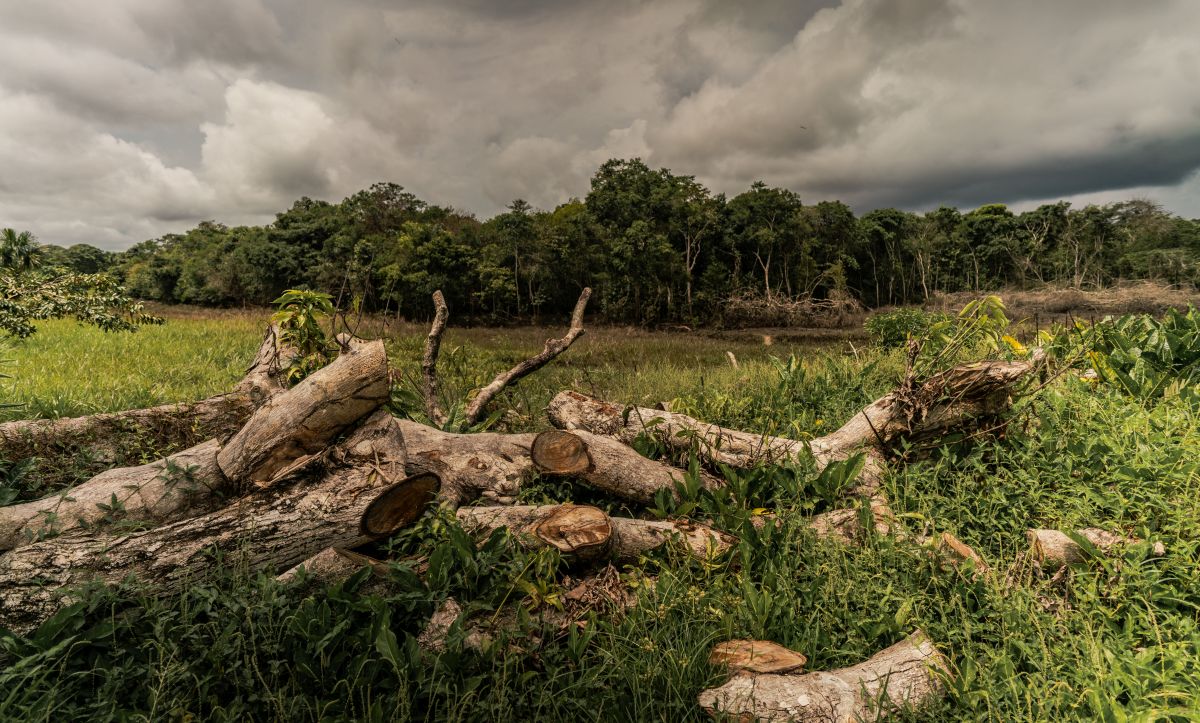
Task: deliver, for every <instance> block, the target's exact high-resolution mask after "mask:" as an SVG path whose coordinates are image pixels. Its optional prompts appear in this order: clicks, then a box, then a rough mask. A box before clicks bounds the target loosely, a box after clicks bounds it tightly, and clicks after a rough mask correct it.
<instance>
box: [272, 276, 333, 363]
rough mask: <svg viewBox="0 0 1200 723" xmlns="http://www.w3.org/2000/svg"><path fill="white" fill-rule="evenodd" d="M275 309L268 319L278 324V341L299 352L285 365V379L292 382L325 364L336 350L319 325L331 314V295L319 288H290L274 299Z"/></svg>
mask: <svg viewBox="0 0 1200 723" xmlns="http://www.w3.org/2000/svg"><path fill="white" fill-rule="evenodd" d="M274 303H275V307H276V309H278V310H277V311H276V312H275V314H274V315H272V316H271V321H272V322H274V323H276V324H278V325H279V335H280V341H282V342H283V343H284V344H286V345H288V346H291V347H293V348H295V349H296V351H297V352H298V354H297V355H296V356H295V357H294V358H293V359H292V363H291V365H290V366H289V367H288V368H287V370H286V371H287V381H288V383H289V384H295V383H296V382H298V381H300V380H301V379H303V378H305V377H306V376H308V375H309V374H312V373H313V372H315V371H316V370H318V369H320V368H321V367H323V366H325V365H326V364H328V363H329V361H330V360H331V359H332V355H333V354H334V352H335V351H336V350H337V349H336V347H335V345H334V343H333V340H332V339H330V338H329V335H328V334H327V333H326V332H325V329H324V328H323V327H322V326H321V323H322V322H324V321H325V320H326V319H328V318H329V317H331V316H333V312H334V308H333V297H332V296H330V295H329V294H325V293H321V292H320V291H307V290H303V289H289V290H287V291H285V292H283V294H282V295H281V296H280V297H279V298H278V299H276V300H275V302H274Z"/></svg>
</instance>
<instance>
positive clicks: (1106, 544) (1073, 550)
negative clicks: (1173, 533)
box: [1025, 527, 1167, 569]
mask: <svg viewBox="0 0 1200 723" xmlns="http://www.w3.org/2000/svg"><path fill="white" fill-rule="evenodd" d="M1075 534H1076V535H1078V536H1079V537H1081V538H1083V539H1084V540H1086V541H1087V542H1088V543H1090V544H1091V545H1092V546H1093V547H1095V548H1096V550H1097V551H1098V552H1100V553H1101V554H1104V555H1109V554H1112V553H1113V552H1115V551H1116V550H1117V549H1119V548H1121V547H1125V546H1128V545H1134V544H1137V543H1139V542H1142V540H1139V539H1137V538H1136V537H1126V536H1124V535H1118V534H1116V533H1113V532H1108V531H1106V530H1101V529H1097V528H1095V527H1086V528H1084V529H1082V530H1076V531H1075ZM1025 537H1026V539H1028V540H1029V548H1030V549H1029V551H1030V555H1031V556H1032V557H1033V559H1034V560H1035V561H1036V562H1037V563H1038V564H1039V565H1041V566H1043V567H1047V568H1052V569H1058V568H1061V567H1066V566H1067V565H1072V564H1076V563H1080V562H1084V561H1085V560H1087V559H1088V552H1087V551H1086V550H1084V548H1083V547H1082V546H1080V545H1079V543H1077V542H1075V540H1072V539H1071V537H1070V536H1069V535H1068V534H1067V533H1065V532H1061V531H1059V530H1028V531H1026V532H1025ZM1153 552H1154V554H1155V556H1159V557H1161V556H1162V555H1165V554H1166V553H1167V548H1166V547H1165V546H1164V545H1163V544H1162V543H1161V542H1156V543H1154V547H1153Z"/></svg>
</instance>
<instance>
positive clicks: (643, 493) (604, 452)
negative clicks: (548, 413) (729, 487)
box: [530, 430, 724, 504]
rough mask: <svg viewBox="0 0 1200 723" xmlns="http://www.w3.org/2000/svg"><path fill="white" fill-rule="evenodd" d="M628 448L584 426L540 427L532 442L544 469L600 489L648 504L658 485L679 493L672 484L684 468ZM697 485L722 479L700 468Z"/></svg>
mask: <svg viewBox="0 0 1200 723" xmlns="http://www.w3.org/2000/svg"><path fill="white" fill-rule="evenodd" d="M630 451H631V450H630V448H629V447H628V446H627V445H625V444H622V443H621V442H618V441H616V440H615V439H613V438H611V437H604V436H602V435H598V434H592V433H590V432H586V431H582V430H579V431H575V432H565V431H561V430H552V431H549V432H542V433H541V434H538V435H537V436H536V437H534V440H533V444H532V445H531V446H530V455H531V456H532V458H533V463H534V464H535V465H536V466H537V469H538V471H539V472H541V473H542V474H545V475H551V476H565V477H575V478H577V479H580V480H583V481H584V482H585V483H586V484H587V485H588V486H589V487H591V488H592V489H595V490H597V491H599V492H604V493H606V494H610V495H612V496H614V497H619V498H620V499H623V500H629V501H631V502H638V503H641V504H652V503H653V502H654V497H655V495H656V494H657V493H658V491H659V490H666V491H667V492H669V493H671V495H672V496H674V497H675V498H676V499H678V497H679V492H678V490H677V489H676V486H677V485H679V484H681V483H682V481H683V470H680V469H678V468H676V467H672V466H670V465H666V464H663V463H661V462H656V461H654V460H651V459H647V458H646V457H643V456H641V455H640V454H637V453H636V452H635V453H634V454H630ZM700 485H701V487H703V488H705V489H716V488H718V487H721V486H722V485H724V482H723V481H721V480H719V479H717V478H716V477H714V476H712V475H710V474H708V473H706V472H701V473H700Z"/></svg>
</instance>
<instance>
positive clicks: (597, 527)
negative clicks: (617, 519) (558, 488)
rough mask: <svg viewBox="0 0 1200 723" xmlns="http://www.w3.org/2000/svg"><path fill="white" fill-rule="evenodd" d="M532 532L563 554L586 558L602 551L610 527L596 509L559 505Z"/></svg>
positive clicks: (603, 515) (606, 517)
mask: <svg viewBox="0 0 1200 723" xmlns="http://www.w3.org/2000/svg"><path fill="white" fill-rule="evenodd" d="M532 532H533V534H534V535H536V536H537V538H538V539H540V540H542V541H543V542H545V543H546V544H547V545H549V546H551V547H553V548H555V549H557V550H558V551H559V552H562V553H563V554H570V555H574V556H576V557H581V558H590V557H594V556H597V555H598V554H600V553H602V552H604V551H605V550H606V546H607V545H608V543H609V541H610V540H611V539H612V534H613V528H612V523H611V522H610V521H609V518H608V515H606V514H604V512H603V511H602V510H600V509H597V508H595V507H588V506H578V505H561V506H559V507H558V508H557V509H555V510H554V511H553V512H551V513H550V514H549V515H547V516H546V517H545V518H544V519H542V520H541V521H540V522H538V523H537V525H535V526H534V528H533V530H532Z"/></svg>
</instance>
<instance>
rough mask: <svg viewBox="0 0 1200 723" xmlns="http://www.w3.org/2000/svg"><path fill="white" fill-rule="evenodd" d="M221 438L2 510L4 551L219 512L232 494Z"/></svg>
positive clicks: (0, 547)
mask: <svg viewBox="0 0 1200 723" xmlns="http://www.w3.org/2000/svg"><path fill="white" fill-rule="evenodd" d="M220 448H221V445H220V444H219V443H218V442H217V440H215V439H210V440H208V441H207V442H204V443H203V444H200V445H197V446H195V447H192V448H191V449H186V450H184V451H182V452H179V453H177V454H173V455H171V456H169V457H167V458H165V459H161V460H158V461H157V462H152V463H150V464H144V465H141V466H140V467H122V468H118V469H111V470H108V471H106V472H101V473H100V474H98V475H96V476H95V477H93V478H92V479H90V480H88V481H87V482H84V483H83V484H81V485H78V486H76V487H73V488H71V489H69V490H66V491H64V492H61V493H59V494H55V495H53V496H51V497H46V498H43V499H40V500H35V501H33V502H25V503H23V504H19V505H10V506H8V507H0V550H10V549H12V548H14V547H20V546H21V545H27V544H29V543H32V542H35V541H37V540H39V539H42V538H44V537H46V536H51V535H57V534H60V533H62V532H64V531H66V530H69V529H73V528H76V527H90V526H94V525H97V524H100V523H103V522H104V521H105V520H106V518H107V519H109V520H111V521H113V522H122V523H128V522H131V521H144V522H152V523H154V524H161V523H163V522H168V521H171V520H177V519H182V518H184V517H191V516H195V515H198V514H202V513H204V512H208V511H210V510H212V509H215V508H216V507H217V506H219V505H220V504H221V502H222V501H223V500H224V495H225V493H227V492H230V490H229V489H228V487H229V485H228V484H227V483H226V479H225V475H223V474H221V470H220V468H219V467H218V466H217V451H218V450H219V449H220Z"/></svg>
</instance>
